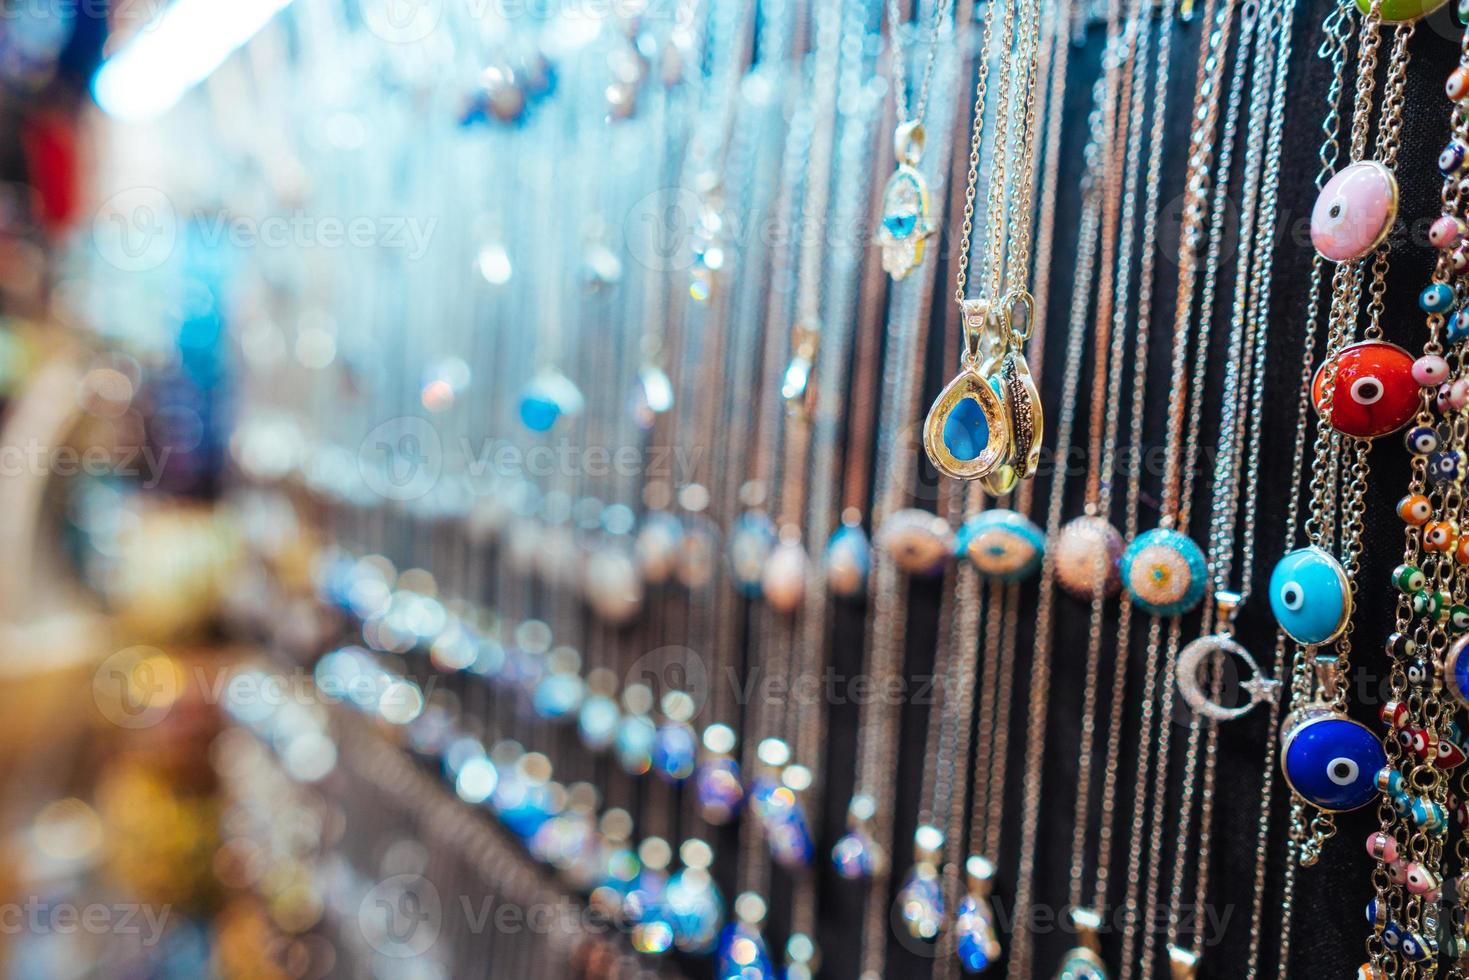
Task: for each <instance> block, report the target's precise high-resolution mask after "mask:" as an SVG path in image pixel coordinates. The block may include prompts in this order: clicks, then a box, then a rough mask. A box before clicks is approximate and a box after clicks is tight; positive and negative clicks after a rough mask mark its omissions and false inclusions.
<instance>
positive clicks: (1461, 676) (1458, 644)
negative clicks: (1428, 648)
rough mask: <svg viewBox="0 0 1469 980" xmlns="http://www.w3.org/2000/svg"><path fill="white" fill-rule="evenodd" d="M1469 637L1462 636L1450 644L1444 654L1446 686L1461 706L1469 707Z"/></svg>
mask: <svg viewBox="0 0 1469 980" xmlns="http://www.w3.org/2000/svg"><path fill="white" fill-rule="evenodd" d="M1465 650H1469V636H1461V637H1459V639H1457V640H1455V641H1454V642H1453V643H1450V644H1449V649H1448V652H1447V653H1445V654H1444V661H1443V679H1444V686H1445V687H1447V688H1448V689H1449V693H1450V694H1452V695H1453V696H1454V697H1455V698H1456V699H1457V700H1458V702H1459V704H1460V705H1461V706H1464V707H1469V654H1466V653H1465V652H1464V651H1465Z"/></svg>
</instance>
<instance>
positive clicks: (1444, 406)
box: [1433, 384, 1454, 415]
mask: <svg viewBox="0 0 1469 980" xmlns="http://www.w3.org/2000/svg"><path fill="white" fill-rule="evenodd" d="M1453 393H1454V386H1453V385H1448V384H1442V385H1439V386H1438V391H1436V392H1434V394H1433V407H1434V408H1436V409H1438V412H1439V414H1440V415H1442V414H1443V413H1444V412H1447V411H1448V410H1449V409H1450V408H1451V407H1452V406H1451V405H1450V404H1449V396H1450V395H1452V394H1453Z"/></svg>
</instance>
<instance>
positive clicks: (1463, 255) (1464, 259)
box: [1449, 243, 1469, 276]
mask: <svg viewBox="0 0 1469 980" xmlns="http://www.w3.org/2000/svg"><path fill="white" fill-rule="evenodd" d="M1449 268H1450V269H1452V270H1453V272H1454V275H1456V276H1462V275H1463V274H1464V273H1466V272H1469V248H1465V247H1464V245H1463V244H1462V243H1461V244H1460V245H1459V247H1458V248H1456V249H1454V250H1453V251H1452V252H1450V253H1449Z"/></svg>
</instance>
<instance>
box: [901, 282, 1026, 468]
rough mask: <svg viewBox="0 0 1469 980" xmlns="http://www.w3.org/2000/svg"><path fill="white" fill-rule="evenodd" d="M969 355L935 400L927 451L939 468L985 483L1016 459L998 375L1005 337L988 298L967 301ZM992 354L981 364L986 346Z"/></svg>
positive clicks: (966, 344) (928, 426)
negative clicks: (999, 346)
mask: <svg viewBox="0 0 1469 980" xmlns="http://www.w3.org/2000/svg"><path fill="white" fill-rule="evenodd" d="M963 321H964V353H963V355H962V356H961V357H960V370H959V374H958V375H957V376H955V378H954V379H953V380H952V381H950V382H949V383H948V384H947V385H946V386H945V387H944V390H943V391H941V392H939V396H938V398H936V399H934V403H933V407H931V408H930V409H929V410H928V418H927V419H925V420H924V423H923V448H924V450H925V451H926V452H927V453H928V458H929V460H930V461H931V462H932V463H933V465H934V467H935V468H936V469H937V470H938V471H939V472H940V473H942V474H944V475H945V476H950V477H953V478H954V479H956V480H981V479H984V478H985V477H987V476H990V475H991V474H993V473H996V472H998V471H999V470H1000V468H1001V467H1002V466H1005V465H1006V464H1007V463H1009V461H1010V443H1011V434H1012V430H1011V422H1010V411H1009V406H1008V405H1006V403H1005V401H1006V400H1005V397H1004V395H1003V394H1002V391H1003V389H1002V387H1001V385H1000V378H999V376H998V374H997V372H996V371H995V369H994V368H995V364H996V363H997V360H998V357H999V355H998V354H997V352H995V350H994V348H993V345H994V343H995V342H996V341H997V340H998V339H999V337H1000V334H999V333H998V330H997V324H996V323H995V322H994V321H995V316H994V311H993V308H992V307H991V306H990V304H989V302H988V301H987V300H982V299H978V300H965V301H964V303H963ZM985 344H989V345H991V349H990V356H989V357H988V358H987V359H986V360H985V361H984V363H983V364H981V362H980V353H981V348H982V346H983V345H985Z"/></svg>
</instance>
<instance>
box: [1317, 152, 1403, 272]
mask: <svg viewBox="0 0 1469 980" xmlns="http://www.w3.org/2000/svg"><path fill="white" fill-rule="evenodd" d="M1397 214H1398V183H1397V179H1396V178H1395V177H1394V176H1393V174H1392V171H1390V170H1388V169H1387V168H1386V167H1384V166H1383V165H1382V164H1380V163H1378V162H1377V161H1375V160H1361V161H1358V162H1357V163H1354V164H1351V165H1350V166H1347V167H1345V168H1343V169H1342V170H1341V171H1340V172H1339V173H1337V174H1336V176H1334V177H1332V178H1331V179H1330V180H1329V181H1327V182H1326V186H1325V187H1323V188H1321V193H1320V194H1319V195H1318V196H1317V198H1316V204H1315V206H1314V207H1313V208H1312V210H1311V243H1312V244H1313V245H1314V246H1316V251H1317V252H1319V253H1320V254H1321V257H1322V258H1324V259H1328V260H1330V261H1332V262H1350V261H1353V260H1355V259H1360V258H1361V257H1362V256H1364V255H1366V254H1367V253H1369V252H1371V251H1372V250H1373V249H1374V248H1376V247H1377V246H1378V245H1380V244H1381V243H1382V241H1383V239H1385V238H1386V237H1387V234H1388V232H1389V231H1390V230H1391V229H1392V225H1393V222H1394V221H1395V220H1396V219H1397Z"/></svg>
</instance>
